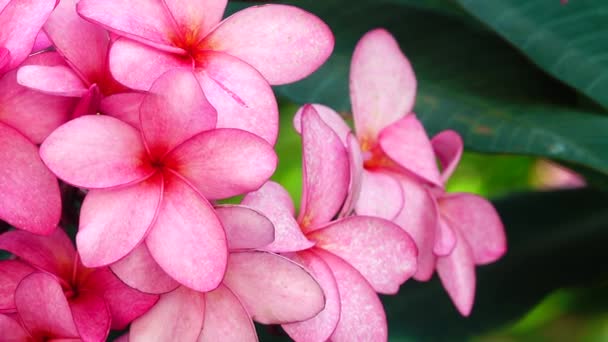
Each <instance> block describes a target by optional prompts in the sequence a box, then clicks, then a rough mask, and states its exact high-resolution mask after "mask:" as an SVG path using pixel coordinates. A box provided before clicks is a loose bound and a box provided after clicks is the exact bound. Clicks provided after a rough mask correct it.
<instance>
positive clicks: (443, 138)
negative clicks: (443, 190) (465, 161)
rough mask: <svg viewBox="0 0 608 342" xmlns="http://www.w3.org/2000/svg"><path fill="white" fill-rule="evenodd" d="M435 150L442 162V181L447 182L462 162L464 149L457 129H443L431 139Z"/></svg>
mask: <svg viewBox="0 0 608 342" xmlns="http://www.w3.org/2000/svg"><path fill="white" fill-rule="evenodd" d="M431 144H432V145H433V150H434V151H435V155H436V156H437V159H439V162H440V163H441V167H442V172H441V182H442V183H443V184H445V183H446V182H447V181H448V179H449V178H450V176H451V175H452V173H454V170H455V169H456V167H457V166H458V162H460V157H462V151H463V149H464V147H463V142H462V138H461V137H460V135H459V134H458V133H456V132H455V131H449V130H448V131H443V132H440V133H439V134H437V135H436V136H434V137H433V139H431Z"/></svg>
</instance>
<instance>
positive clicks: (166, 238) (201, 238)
mask: <svg viewBox="0 0 608 342" xmlns="http://www.w3.org/2000/svg"><path fill="white" fill-rule="evenodd" d="M167 176H168V175H167ZM146 245H147V246H148V249H149V251H150V254H151V255H152V257H153V258H154V260H156V262H157V263H158V264H159V265H160V267H161V268H162V269H163V270H164V271H165V272H167V274H169V275H170V276H171V277H173V279H175V280H177V281H178V282H180V283H181V284H183V285H185V286H188V287H189V288H191V289H194V290H197V291H203V292H204V291H209V290H213V289H215V288H216V287H217V286H218V285H219V284H220V282H221V281H222V277H223V276H224V271H225V269H226V262H227V258H228V250H227V245H226V235H225V233H224V229H223V227H222V224H221V223H220V221H219V219H218V217H217V215H215V212H214V210H213V207H212V206H211V205H210V204H209V202H207V200H205V198H204V197H203V196H202V195H200V194H199V193H198V192H196V191H195V190H194V189H192V188H191V187H190V186H189V185H188V184H186V183H185V182H184V181H182V180H181V179H178V178H177V177H176V176H168V177H165V192H164V197H163V201H162V203H161V207H160V210H159V212H158V217H157V219H156V223H155V224H154V227H152V229H151V230H150V233H149V235H148V237H147V238H146Z"/></svg>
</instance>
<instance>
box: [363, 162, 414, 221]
mask: <svg viewBox="0 0 608 342" xmlns="http://www.w3.org/2000/svg"><path fill="white" fill-rule="evenodd" d="M405 203H406V201H405V199H404V192H403V189H402V188H401V186H400V185H399V181H397V180H396V179H395V178H394V177H393V176H391V175H390V174H387V173H382V172H371V171H368V170H363V172H362V177H361V190H360V193H359V198H358V200H357V202H356V203H355V212H356V213H357V215H366V216H376V217H381V218H385V219H387V220H392V219H394V218H395V217H396V216H397V215H398V214H399V213H400V212H401V211H402V210H403V207H404V205H405Z"/></svg>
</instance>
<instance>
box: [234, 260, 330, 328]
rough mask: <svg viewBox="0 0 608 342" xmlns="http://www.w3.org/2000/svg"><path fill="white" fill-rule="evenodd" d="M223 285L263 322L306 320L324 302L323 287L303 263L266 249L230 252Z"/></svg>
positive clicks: (254, 317) (258, 320) (312, 315)
mask: <svg viewBox="0 0 608 342" xmlns="http://www.w3.org/2000/svg"><path fill="white" fill-rule="evenodd" d="M224 284H226V286H228V287H229V288H230V289H231V290H232V291H234V293H235V294H236V295H237V296H238V298H239V299H240V300H241V303H243V305H244V306H245V308H246V309H247V311H248V312H249V313H250V314H251V316H252V317H253V319H254V320H255V321H257V322H260V323H262V324H282V323H289V322H297V321H302V320H307V319H310V318H312V317H314V316H315V315H316V314H318V313H319V312H320V311H321V310H323V307H324V305H325V297H324V295H323V290H322V289H321V287H320V286H319V284H318V283H317V282H316V281H315V280H314V278H313V277H312V276H311V275H310V274H309V273H308V272H306V271H305V270H304V269H303V268H302V266H300V265H298V264H296V263H294V262H293V261H291V260H289V259H287V258H285V257H282V256H280V255H277V254H272V253H268V252H235V253H230V257H229V258H228V268H227V270H226V277H225V278H224Z"/></svg>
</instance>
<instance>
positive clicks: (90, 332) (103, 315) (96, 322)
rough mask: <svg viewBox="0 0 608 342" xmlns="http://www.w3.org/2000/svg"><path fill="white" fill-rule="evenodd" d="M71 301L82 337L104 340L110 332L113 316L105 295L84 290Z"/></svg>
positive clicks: (73, 313)
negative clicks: (104, 298)
mask: <svg viewBox="0 0 608 342" xmlns="http://www.w3.org/2000/svg"><path fill="white" fill-rule="evenodd" d="M69 303H70V309H71V310H72V316H73V317H74V324H76V329H78V333H79V334H80V337H81V338H82V339H83V340H84V341H104V340H105V339H106V337H107V336H108V333H109V332H110V323H111V321H112V316H111V315H110V312H109V311H108V307H107V306H106V302H105V301H104V300H103V297H99V296H98V295H96V294H94V293H90V292H82V293H79V294H78V296H77V297H75V298H72V299H70V301H69Z"/></svg>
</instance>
